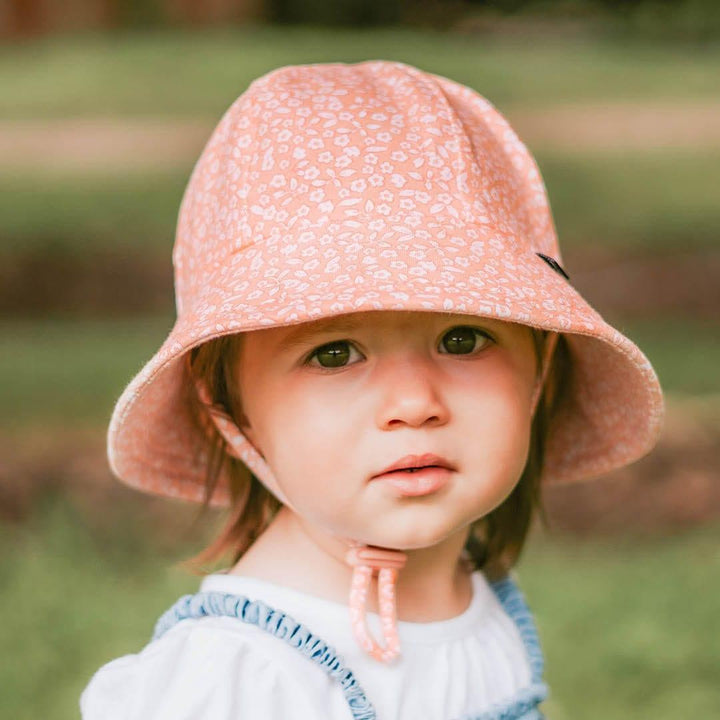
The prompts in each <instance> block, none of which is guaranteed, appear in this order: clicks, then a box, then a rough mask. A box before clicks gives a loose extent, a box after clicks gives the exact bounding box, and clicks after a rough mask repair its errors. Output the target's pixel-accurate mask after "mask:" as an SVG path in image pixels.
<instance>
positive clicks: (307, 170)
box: [108, 60, 664, 505]
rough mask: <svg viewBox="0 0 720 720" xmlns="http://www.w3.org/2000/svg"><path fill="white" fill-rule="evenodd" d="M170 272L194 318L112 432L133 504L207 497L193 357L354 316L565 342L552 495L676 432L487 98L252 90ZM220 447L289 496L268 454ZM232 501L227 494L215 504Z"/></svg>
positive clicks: (293, 82) (311, 73)
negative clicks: (567, 360) (203, 349)
mask: <svg viewBox="0 0 720 720" xmlns="http://www.w3.org/2000/svg"><path fill="white" fill-rule="evenodd" d="M173 263H174V269H175V287H176V301H177V321H176V322H175V325H174V326H173V328H172V330H171V331H170V334H169V335H168V337H167V339H166V340H165V342H164V343H163V344H162V346H161V347H160V349H159V350H158V351H157V353H156V354H155V355H154V356H153V357H152V358H151V359H150V360H149V362H148V363H147V364H146V365H145V367H144V368H143V369H142V370H141V372H140V373H139V374H138V375H137V376H136V377H135V378H134V379H133V380H132V381H131V382H130V384H129V385H128V387H127V388H126V389H125V391H124V392H123V394H122V396H121V397H120V399H119V400H118V402H117V404H116V406H115V409H114V412H113V415H112V419H111V421H110V427H109V431H108V455H109V461H110V466H111V468H112V470H113V472H114V473H115V474H116V475H117V476H118V478H120V479H121V480H122V481H124V482H125V483H127V484H129V485H131V486H133V487H135V488H138V489H141V490H144V491H148V492H152V493H158V494H162V495H169V496H176V497H181V498H185V499H188V500H194V501H199V500H201V499H202V498H203V487H204V478H205V473H206V465H207V459H208V448H207V439H206V438H207V435H206V432H205V430H204V429H203V428H201V427H199V426H198V425H197V424H196V423H197V421H196V420H194V419H193V418H194V414H193V411H192V400H193V393H195V392H196V389H195V387H194V386H193V385H192V383H191V382H190V380H189V378H188V377H187V374H186V372H187V370H186V363H185V362H184V356H185V354H186V353H187V352H188V351H189V350H190V349H191V348H193V347H195V346H198V345H200V344H202V343H204V342H206V341H208V340H210V339H212V338H217V337H219V336H222V335H227V334H230V333H239V332H244V331H249V330H256V329H262V328H267V327H272V326H279V325H289V324H295V323H301V322H305V321H310V320H316V319H319V318H323V317H327V316H330V315H340V314H343V313H350V312H361V311H371V310H414V311H435V312H451V313H457V314H465V313H467V314H468V315H475V316H487V317H492V318H498V319H501V320H506V321H510V322H517V323H523V324H526V325H530V326H533V327H536V328H540V329H545V330H548V331H551V333H562V334H563V335H564V337H565V339H566V341H567V345H568V348H569V351H570V356H571V362H572V373H571V377H570V378H569V387H568V392H567V395H565V396H563V400H562V404H561V405H560V406H559V407H558V409H557V412H556V413H555V414H554V415H553V417H552V419H551V425H550V427H549V435H548V443H547V447H546V456H545V466H544V469H543V476H542V480H543V482H546V483H561V482H574V481H580V480H584V479H589V478H592V477H594V476H597V475H600V474H602V473H605V472H608V471H610V470H613V469H615V468H618V467H621V466H623V465H626V464H629V463H631V462H633V461H635V460H637V459H639V458H640V457H642V456H643V455H645V454H646V453H648V452H649V451H650V450H651V448H652V447H653V446H654V444H655V443H656V441H657V438H658V435H659V433H660V429H661V424H662V418H663V410H664V408H663V398H662V392H661V389H660V385H659V383H658V379H657V376H656V374H655V372H654V370H653V368H652V366H651V364H650V362H649V361H648V360H647V358H646V357H645V356H644V355H643V353H642V352H641V351H640V350H639V349H638V348H637V347H636V346H635V345H634V344H633V343H632V342H631V341H630V340H629V339H628V338H626V337H625V336H623V335H622V334H621V333H620V332H618V331H617V330H615V329H614V328H613V327H611V326H610V325H609V324H607V323H606V322H605V321H604V320H603V319H602V317H601V316H600V315H599V314H598V313H597V312H596V311H595V310H594V309H593V308H592V307H591V306H590V305H589V304H588V303H587V302H586V301H585V300H584V299H583V298H582V296H581V295H580V294H579V293H578V292H577V291H576V290H575V288H573V286H572V284H571V283H570V281H569V278H568V276H567V274H566V273H565V271H564V270H563V268H562V265H561V263H562V258H561V255H560V250H559V248H558V242H557V237H556V233H555V228H554V224H553V220H552V216H551V212H550V208H549V204H548V199H547V195H546V192H545V187H544V184H543V181H542V179H541V176H540V173H539V171H538V168H537V165H536V163H535V161H534V159H533V157H532V156H531V154H530V152H529V151H528V149H527V148H526V147H525V145H524V144H523V143H522V142H521V141H520V140H519V138H518V137H517V135H516V134H515V132H514V131H513V130H512V128H511V127H510V125H509V124H508V122H507V121H506V120H505V119H504V118H503V116H502V115H501V114H500V113H499V112H498V111H497V110H496V109H495V108H494V107H493V106H492V105H491V104H490V103H489V102H488V101H487V100H486V99H485V98H483V97H482V96H481V95H479V94H478V93H476V92H475V91H474V90H472V89H470V88H468V87H466V86H464V85H461V84H459V83H456V82H453V81H451V80H449V79H447V78H444V77H441V76H438V75H433V74H430V73H427V72H423V71H421V70H419V69H417V68H415V67H412V66H410V65H407V64H404V63H400V62H388V61H382V60H373V61H366V62H360V63H354V64H346V63H328V64H310V65H299V66H287V67H281V68H279V69H277V70H274V71H272V72H269V73H267V74H266V75H263V76H262V77H260V78H258V79H257V80H255V81H254V82H252V83H251V85H250V86H249V87H248V89H247V90H246V91H245V92H244V93H243V94H242V95H240V97H239V98H238V99H237V100H236V101H235V102H234V103H233V104H232V105H231V106H230V108H229V109H228V110H227V112H226V113H225V114H224V116H223V117H222V119H221V120H220V122H219V124H218V125H217V127H216V128H215V130H214V132H213V134H212V136H211V137H210V139H209V141H208V143H207V145H206V146H205V148H204V150H203V152H202V154H201V156H200V158H199V160H198V162H197V163H196V165H195V168H194V170H193V172H192V176H191V178H190V181H189V183H188V186H187V189H186V191H185V194H184V197H183V200H182V204H181V207H180V214H179V219H178V227H177V235H176V241H175V247H174V251H173ZM551 337H553V336H551ZM223 432H224V434H225V435H226V437H228V438H229V439H230V440H231V443H230V447H231V448H232V454H234V455H236V456H237V457H239V458H240V459H242V460H243V462H244V463H245V464H246V465H247V466H248V467H249V469H250V470H251V471H252V472H253V473H254V474H255V475H256V476H257V477H258V478H259V479H260V480H261V481H262V482H263V483H264V484H266V486H267V487H268V488H269V489H270V490H271V491H273V492H274V493H275V494H276V495H277V496H278V497H279V498H280V499H281V500H285V498H284V496H283V495H282V492H281V491H280V489H279V487H278V485H277V482H276V480H275V478H274V477H273V475H272V472H271V470H270V468H269V467H268V466H267V465H266V463H265V461H264V460H263V458H262V456H261V455H260V454H259V453H258V452H257V451H256V449H255V448H254V447H253V446H252V444H251V443H250V442H249V441H248V440H247V439H246V438H245V437H244V436H243V435H242V434H241V433H240V431H239V430H238V429H237V428H235V427H231V426H229V425H228V424H227V423H226V426H225V427H224V428H223ZM228 499H229V495H228V492H227V486H226V485H225V484H224V483H223V481H222V479H221V481H220V483H219V486H218V488H217V490H216V492H215V494H214V495H213V498H212V500H211V502H212V503H213V504H215V505H223V504H226V503H227V502H228Z"/></svg>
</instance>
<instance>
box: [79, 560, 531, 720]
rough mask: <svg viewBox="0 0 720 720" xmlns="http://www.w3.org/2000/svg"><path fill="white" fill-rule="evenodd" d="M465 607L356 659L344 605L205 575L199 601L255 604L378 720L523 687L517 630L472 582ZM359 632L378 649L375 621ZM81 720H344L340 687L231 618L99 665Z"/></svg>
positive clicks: (484, 700) (465, 705) (173, 633)
mask: <svg viewBox="0 0 720 720" xmlns="http://www.w3.org/2000/svg"><path fill="white" fill-rule="evenodd" d="M472 584H473V596H472V600H471V603H470V605H469V606H468V608H467V609H466V610H465V611H464V612H463V613H461V614H460V615H457V616H456V617H453V618H450V619H448V620H440V621H437V622H427V623H414V622H404V621H399V622H398V634H399V637H400V647H401V652H402V656H401V657H400V658H399V659H397V660H396V661H394V663H392V664H390V665H387V664H383V663H380V662H378V661H376V660H374V659H372V658H371V657H369V656H368V655H366V654H365V652H364V651H362V650H361V649H360V648H359V647H358V645H357V643H356V641H355V639H354V637H353V635H352V631H351V628H350V621H349V613H348V608H347V606H346V605H343V604H340V603H335V602H331V601H329V600H325V599H322V598H318V597H315V596H312V595H308V594H306V593H302V592H299V591H296V590H292V589H288V588H285V587H281V586H279V585H275V584H272V583H268V582H265V581H262V580H258V579H255V578H250V577H241V576H237V575H226V574H222V573H216V574H213V575H208V576H207V577H205V578H204V580H203V581H202V584H201V588H200V589H201V591H203V592H212V591H218V592H221V593H231V594H234V595H243V596H245V597H247V598H249V599H251V600H262V601H263V602H264V603H265V604H266V605H269V606H271V607H273V608H277V609H279V610H282V611H283V612H285V613H286V614H287V615H288V616H291V617H292V618H293V619H294V620H295V621H297V622H299V623H302V624H303V625H305V626H306V627H307V628H308V629H309V630H310V631H311V632H312V633H313V635H315V636H317V637H320V638H321V639H322V640H323V641H325V642H326V643H328V644H329V645H330V646H332V647H333V648H334V649H335V650H336V651H337V653H338V655H339V657H340V658H342V660H343V663H344V665H345V667H347V668H349V669H350V670H351V671H352V672H353V674H354V675H355V677H356V679H357V680H358V682H359V683H360V686H361V687H362V689H363V690H364V692H365V694H366V696H367V698H368V699H369V700H370V702H371V703H372V705H373V707H374V708H375V711H376V714H377V719H378V720H410V719H411V718H412V719H413V720H416V719H417V718H423V719H424V720H449V719H450V718H459V717H462V716H463V715H468V714H479V713H481V712H484V711H486V710H488V708H490V707H491V706H492V705H494V704H496V703H499V704H503V703H507V702H512V701H513V699H514V698H515V697H516V696H517V693H518V692H519V691H522V690H524V689H526V688H528V686H530V685H531V683H532V671H531V664H530V659H529V656H528V652H527V649H526V647H525V645H524V644H523V640H522V636H521V634H520V630H519V629H518V626H517V625H516V624H515V622H514V621H513V619H512V618H511V617H510V616H509V615H508V614H507V613H506V611H505V609H504V608H503V605H502V604H501V603H500V601H499V600H498V597H497V596H496V595H495V593H494V592H493V590H492V588H491V587H490V585H489V584H488V582H487V580H486V579H485V576H484V575H483V574H482V573H481V572H479V571H477V572H475V573H473V575H472ZM367 620H368V626H369V628H370V630H371V632H372V633H373V634H374V635H375V637H377V638H380V637H381V636H380V623H379V618H378V616H377V615H376V614H374V613H368V616H367ZM80 708H81V712H82V718H83V720H121V719H122V720H186V719H187V720H190V719H191V718H192V720H231V718H232V719H233V720H238V719H242V720H273V719H276V718H277V719H278V720H279V719H282V720H308V719H309V718H337V719H338V720H350V719H351V718H352V713H351V711H350V708H349V706H348V702H347V700H346V699H345V696H344V694H343V691H342V688H341V686H340V684H339V683H338V681H337V680H336V679H334V678H332V677H330V676H329V675H328V674H327V673H326V672H325V671H324V670H323V668H322V667H321V666H320V665H318V664H317V663H316V662H314V661H313V660H311V659H309V658H308V657H306V656H304V655H303V654H302V653H301V652H300V651H299V650H297V649H296V648H294V647H292V646H290V645H289V644H287V643H286V642H284V641H283V640H281V639H280V638H278V637H275V636H274V635H272V634H271V633H270V632H268V631H266V630H263V629H261V628H260V627H258V626H257V625H254V624H251V623H248V622H244V621H243V620H241V619H238V618H236V617H226V616H223V617H212V616H211V617H201V618H187V619H184V620H181V621H179V622H177V623H176V624H175V625H173V626H172V627H171V628H170V629H169V630H168V631H167V632H165V634H163V635H162V636H161V637H159V638H158V639H157V640H154V641H152V642H150V643H149V644H148V645H146V646H145V648H143V649H142V650H141V651H140V652H139V653H137V654H131V655H125V656H123V657H119V658H117V659H115V660H112V661H111V662H109V663H107V664H106V665H104V666H102V667H101V668H100V669H99V670H98V671H97V672H96V673H95V674H94V675H93V677H92V678H91V680H90V682H89V684H88V685H87V687H86V688H85V690H84V691H83V693H82V696H81V698H80Z"/></svg>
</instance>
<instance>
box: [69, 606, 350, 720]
mask: <svg viewBox="0 0 720 720" xmlns="http://www.w3.org/2000/svg"><path fill="white" fill-rule="evenodd" d="M293 653H294V654H293ZM305 663H306V660H305V658H303V657H302V656H301V655H299V654H298V653H297V652H295V651H293V649H292V648H290V647H284V646H283V643H281V642H279V641H278V640H277V638H274V637H272V636H269V635H268V634H267V633H264V632H263V631H262V630H260V629H259V628H257V627H255V626H252V625H246V624H244V623H241V622H239V621H238V620H237V619H234V618H229V617H206V618H200V619H194V618H191V619H186V620H182V621H181V622H178V623H177V624H176V625H174V626H173V627H172V628H170V629H169V630H168V631H167V632H165V633H164V634H163V635H162V636H161V637H160V638H158V639H156V640H153V641H152V642H150V643H149V644H148V645H146V646H145V647H144V648H143V649H142V650H141V651H140V652H139V653H136V654H131V655H125V656H123V657H119V658H116V659H115V660H112V661H111V662H109V663H107V664H106V665H103V666H102V667H101V668H100V669H99V670H98V671H97V672H96V673H95V674H94V675H93V676H92V678H91V679H90V682H89V683H88V685H87V686H86V688H85V689H84V691H83V693H82V695H81V698H80V709H81V713H82V718H83V720H99V719H100V718H102V720H120V719H121V718H122V720H140V719H142V720H166V719H167V720H170V719H171V718H172V720H183V719H184V718H188V720H189V718H193V720H205V719H207V720H210V718H212V719H213V720H225V718H228V719H229V718H231V717H232V718H236V717H242V718H247V719H248V720H252V719H253V718H257V719H258V720H259V719H260V718H263V719H265V718H275V717H278V718H279V717H282V718H298V719H299V718H306V717H315V716H320V715H322V712H323V705H324V706H325V707H326V706H327V702H328V699H330V700H331V702H337V701H338V699H337V698H334V697H333V693H332V691H333V690H334V688H333V687H332V684H331V683H330V682H329V678H327V677H325V676H323V673H317V671H316V673H308V672H307V670H306V668H305V667H304V664H305ZM328 696H330V697H328ZM340 699H342V696H341V698H340ZM342 700H343V703H344V699H342ZM340 717H342V716H340Z"/></svg>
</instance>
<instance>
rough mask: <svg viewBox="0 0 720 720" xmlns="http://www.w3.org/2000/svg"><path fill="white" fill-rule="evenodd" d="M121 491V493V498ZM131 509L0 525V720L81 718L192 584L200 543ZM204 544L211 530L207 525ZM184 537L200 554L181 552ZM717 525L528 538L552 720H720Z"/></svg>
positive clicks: (57, 507)
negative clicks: (99, 679)
mask: <svg viewBox="0 0 720 720" xmlns="http://www.w3.org/2000/svg"><path fill="white" fill-rule="evenodd" d="M129 492H130V491H128V493H129ZM147 502H148V501H147V500H145V499H144V498H143V497H140V496H138V497H137V498H134V499H133V502H127V503H126V504H125V506H124V507H122V508H120V510H121V511H120V512H117V510H118V508H115V510H116V512H113V513H109V514H107V516H106V517H105V516H104V517H103V519H102V521H98V520H97V519H96V520H93V521H92V522H88V520H87V518H86V517H85V516H84V515H83V513H81V512H79V511H78V510H77V509H74V508H73V506H72V505H70V504H69V503H68V502H67V500H62V499H57V498H50V499H48V501H47V502H46V503H45V504H43V505H41V506H39V507H38V508H37V509H36V512H35V515H34V516H33V518H32V520H31V521H30V522H29V523H28V524H27V525H25V526H24V527H23V528H22V530H19V529H14V530H13V529H11V528H9V527H7V526H2V525H0V539H2V542H3V546H4V547H5V548H12V552H5V553H3V554H2V558H1V559H0V580H1V583H0V600H1V601H2V605H3V607H5V608H8V609H9V610H8V612H10V613H11V616H10V617H9V621H8V622H5V623H3V624H2V626H0V641H1V642H2V646H3V647H5V648H12V649H13V651H12V657H10V656H8V655H7V653H6V654H5V657H4V659H3V661H0V686H2V687H4V688H8V689H9V690H8V691H6V692H3V693H0V716H2V717H7V718H13V719H14V720H26V719H27V720H30V719H31V718H32V720H35V718H38V717H52V718H54V719H55V720H70V718H76V717H77V716H78V709H77V708H78V706H77V702H78V698H79V695H80V692H81V690H82V689H83V688H84V686H85V685H86V683H87V682H88V681H89V679H90V676H91V675H92V673H93V672H94V671H95V670H96V669H97V668H99V667H100V666H101V665H102V664H104V663H105V662H108V661H109V660H111V659H112V658H114V657H118V656H120V655H124V654H127V653H132V652H137V651H139V650H140V649H141V648H142V647H143V646H144V645H145V644H146V643H147V642H148V640H149V638H150V635H151V634H152V628H153V625H154V623H155V621H156V620H157V618H158V617H159V616H160V615H161V614H162V612H163V611H164V610H165V609H167V608H168V607H169V606H170V605H171V604H172V603H173V602H174V601H175V600H176V599H177V598H178V597H180V595H183V594H185V593H188V592H194V591H196V590H197V587H198V584H199V578H198V577H195V576H192V575H189V574H188V573H185V572H184V571H181V570H180V569H178V568H177V566H175V565H174V563H175V561H177V560H180V559H183V558H186V557H188V555H189V554H191V553H193V552H196V551H197V550H199V549H200V547H201V542H202V539H203V538H205V539H207V538H209V537H210V535H209V533H208V532H195V533H188V532H187V529H186V528H183V527H182V524H181V523H178V524H177V528H176V531H175V537H176V540H177V545H176V546H175V547H174V548H173V549H172V550H168V546H167V544H164V545H163V544H160V543H159V542H158V541H157V540H155V539H154V537H155V536H154V533H153V532H152V530H151V523H150V522H149V521H148V519H147V515H148V514H147V513H145V512H143V506H144V503H147ZM206 527H207V529H208V530H209V529H210V524H209V523H208V524H207V526H206ZM189 536H193V537H192V540H193V543H194V544H193V545H190V544H189V542H188V540H187V538H188V537H189ZM719 543H720V525H717V524H716V525H714V526H709V527H706V528H704V529H698V530H695V531H693V532H688V533H686V534H683V535H679V536H677V537H674V538H673V537H671V538H666V539H663V540H655V541H650V540H642V541H635V542H632V541H629V540H617V541H615V542H604V543H601V542H600V541H592V542H591V541H584V542H579V541H577V540H571V539H566V540H563V539H562V538H553V539H550V538H548V537H547V536H539V537H538V538H536V539H535V540H534V541H533V542H532V543H531V544H530V546H529V548H528V549H527V550H526V554H525V555H524V556H523V558H522V560H521V563H520V565H519V568H518V573H519V578H520V584H521V587H522V589H523V591H524V593H525V595H526V598H527V600H528V602H529V604H530V607H531V609H532V610H533V612H534V614H535V618H536V622H537V625H538V630H539V633H540V638H541V643H542V646H543V650H544V652H545V656H546V681H547V682H548V684H549V686H550V690H551V695H550V699H549V701H548V702H547V703H546V704H545V709H546V711H547V717H548V720H577V719H578V718H582V720H608V719H612V720H637V718H645V717H652V718H654V720H678V719H679V718H683V719H684V718H695V717H697V718H700V717H702V718H714V717H718V716H720V687H719V686H718V683H717V662H718V657H720V635H718V633H717V632H714V631H713V630H712V628H713V627H714V625H715V624H716V619H717V617H716V616H717V598H718V596H719V595H720V553H718V544H719Z"/></svg>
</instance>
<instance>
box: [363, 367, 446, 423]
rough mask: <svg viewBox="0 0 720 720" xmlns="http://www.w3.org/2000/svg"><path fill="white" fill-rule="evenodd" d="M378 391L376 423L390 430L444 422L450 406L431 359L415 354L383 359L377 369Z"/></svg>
mask: <svg viewBox="0 0 720 720" xmlns="http://www.w3.org/2000/svg"><path fill="white" fill-rule="evenodd" d="M376 381H377V387H378V388H379V391H380V402H379V404H378V416H377V424H378V426H379V427H381V428H383V429H387V430H391V429H393V428H396V427H402V426H405V425H409V426H411V427H421V426H423V425H426V424H428V425H444V424H445V423H446V422H447V421H448V419H449V414H450V413H449V409H448V406H447V403H446V402H445V400H444V398H443V396H442V392H441V390H442V387H441V377H440V373H439V371H438V370H437V368H435V367H433V366H432V361H431V360H424V359H421V358H418V357H417V356H413V357H410V356H409V355H407V354H403V356H402V357H395V358H392V359H386V360H385V361H384V362H382V363H380V364H379V365H378V367H377V368H376Z"/></svg>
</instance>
